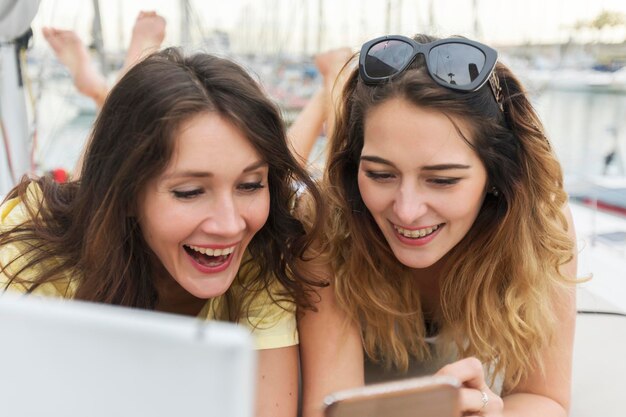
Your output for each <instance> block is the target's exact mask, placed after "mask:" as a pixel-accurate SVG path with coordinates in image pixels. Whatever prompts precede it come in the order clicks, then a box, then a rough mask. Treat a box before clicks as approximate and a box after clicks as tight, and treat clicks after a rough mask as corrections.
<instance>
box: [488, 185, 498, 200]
mask: <svg viewBox="0 0 626 417" xmlns="http://www.w3.org/2000/svg"><path fill="white" fill-rule="evenodd" d="M490 191H491V194H493V196H494V197H497V196H499V195H500V190H498V189H497V188H496V186H495V185H494V186H493V187H491V190H490Z"/></svg>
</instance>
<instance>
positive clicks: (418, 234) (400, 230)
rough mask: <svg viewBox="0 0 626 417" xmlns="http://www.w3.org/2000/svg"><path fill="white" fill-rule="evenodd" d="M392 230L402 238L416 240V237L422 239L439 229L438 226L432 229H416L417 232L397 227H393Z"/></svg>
mask: <svg viewBox="0 0 626 417" xmlns="http://www.w3.org/2000/svg"><path fill="white" fill-rule="evenodd" d="M394 228H395V229H396V230H397V231H398V233H400V234H401V235H402V236H404V237H408V238H412V239H415V238H418V237H424V236H426V235H429V234H431V233H432V232H434V231H435V230H437V229H439V225H437V226H433V227H426V228H424V229H418V230H407V229H403V228H402V227H398V226H394Z"/></svg>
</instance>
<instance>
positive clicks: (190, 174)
mask: <svg viewBox="0 0 626 417" xmlns="http://www.w3.org/2000/svg"><path fill="white" fill-rule="evenodd" d="M266 165H267V162H265V161H257V162H254V163H252V164H250V165H248V166H247V167H245V168H244V169H243V171H242V172H243V173H248V172H251V171H254V170H257V169H259V168H262V167H264V166H266ZM213 175H214V174H213V173H212V172H208V171H180V172H175V173H173V174H171V175H166V176H165V177H164V179H171V178H211V177H213Z"/></svg>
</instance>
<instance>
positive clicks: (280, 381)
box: [256, 345, 298, 417]
mask: <svg viewBox="0 0 626 417" xmlns="http://www.w3.org/2000/svg"><path fill="white" fill-rule="evenodd" d="M256 395H257V401H256V417H294V416H295V415H296V410H297V407H298V346H297V345H294V346H288V347H283V348H277V349H263V350H259V356H258V375H257V393H256Z"/></svg>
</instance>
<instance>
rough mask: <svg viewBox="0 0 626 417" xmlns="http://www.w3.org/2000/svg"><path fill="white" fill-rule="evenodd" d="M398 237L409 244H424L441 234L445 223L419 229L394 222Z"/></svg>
mask: <svg viewBox="0 0 626 417" xmlns="http://www.w3.org/2000/svg"><path fill="white" fill-rule="evenodd" d="M392 226H393V230H394V232H395V233H394V234H395V236H396V238H397V239H398V240H399V241H400V242H401V243H403V244H405V245H408V246H424V245H427V244H428V243H430V242H431V241H432V240H433V239H435V237H436V236H437V235H438V234H439V232H440V231H441V229H443V227H444V226H445V223H440V224H437V225H432V226H427V227H422V228H418V229H407V228H404V227H400V226H397V225H395V224H393V223H392Z"/></svg>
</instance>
